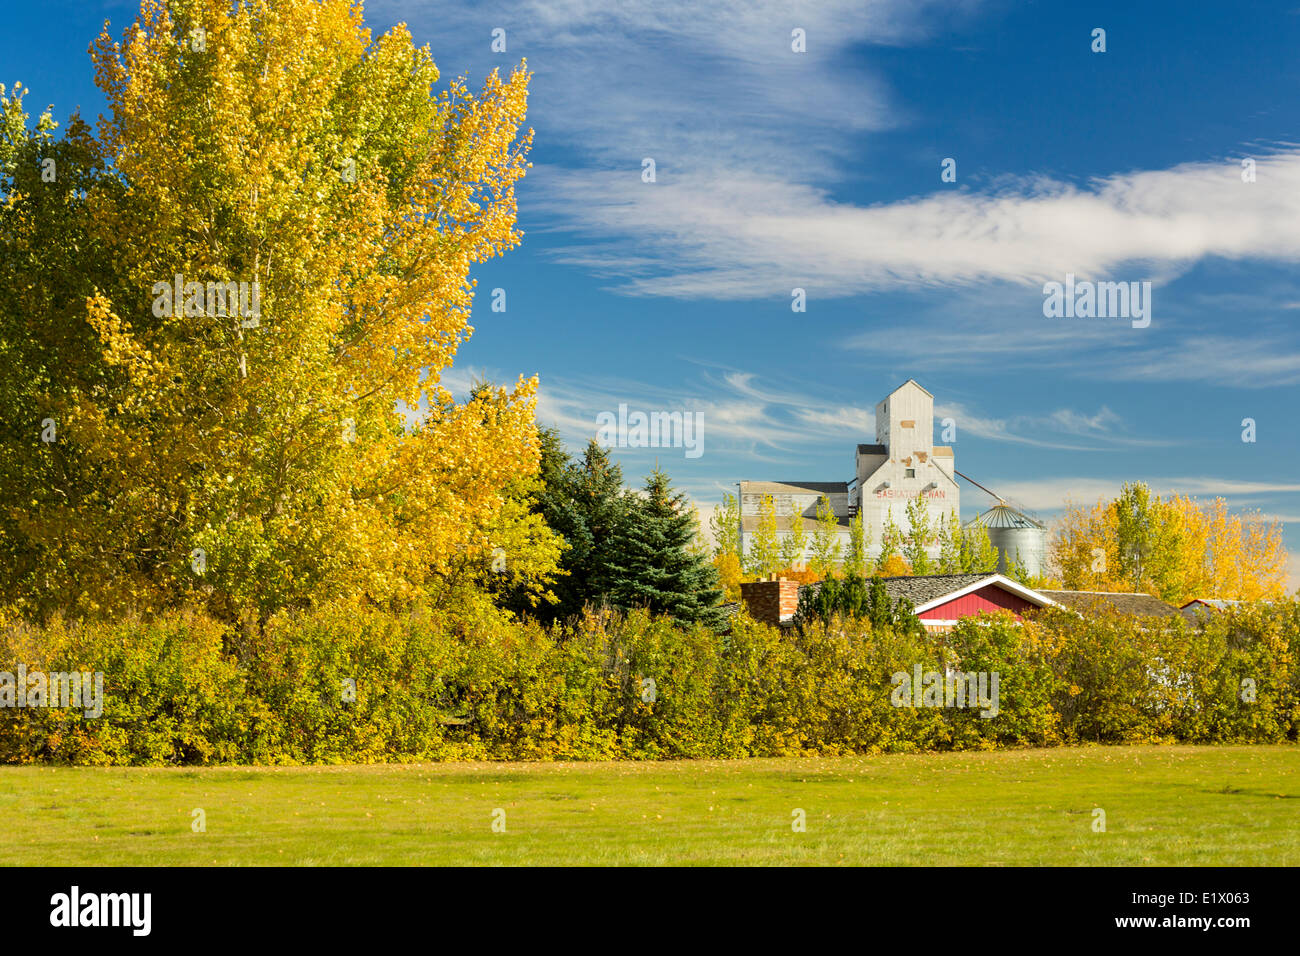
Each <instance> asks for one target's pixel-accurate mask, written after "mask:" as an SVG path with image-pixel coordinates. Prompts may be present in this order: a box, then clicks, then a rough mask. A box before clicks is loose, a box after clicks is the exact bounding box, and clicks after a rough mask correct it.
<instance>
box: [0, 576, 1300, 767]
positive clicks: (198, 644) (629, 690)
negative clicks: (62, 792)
mask: <svg viewBox="0 0 1300 956" xmlns="http://www.w3.org/2000/svg"><path fill="white" fill-rule="evenodd" d="M1298 631H1300V605H1298V604H1297V602H1295V601H1288V602H1278V603H1275V604H1273V605H1257V606H1253V607H1245V608H1242V609H1239V610H1236V611H1232V612H1228V613H1224V614H1220V615H1216V616H1214V617H1213V618H1211V619H1210V621H1209V623H1208V625H1207V626H1206V627H1205V628H1204V629H1195V628H1192V627H1189V626H1187V625H1186V624H1185V623H1184V622H1181V621H1174V622H1172V623H1171V624H1169V625H1168V626H1154V625H1153V624H1152V622H1151V621H1150V620H1145V621H1144V620H1140V619H1139V620H1135V619H1128V618H1124V617H1120V616H1114V615H1105V614H1101V615H1097V616H1090V617H1086V618H1081V617H1079V616H1077V615H1075V614H1073V613H1070V612H1066V611H1059V610H1057V611H1052V612H1048V613H1044V614H1043V615H1042V616H1041V617H1039V618H1037V619H1036V620H1034V621H1031V622H1027V623H1026V624H1024V625H1023V626H1018V625H1017V624H1016V623H1015V622H1014V621H1012V620H1011V619H1010V618H1008V617H1005V616H994V617H982V618H979V619H976V620H969V621H965V622H963V623H962V624H961V625H959V626H958V627H957V628H956V629H955V630H953V631H952V632H950V633H948V634H944V635H925V634H920V635H917V634H899V633H897V632H896V631H895V630H894V629H892V628H876V629H873V628H872V626H871V625H870V624H869V623H868V622H866V621H862V620H844V619H841V618H836V619H834V620H833V621H832V622H831V623H830V624H829V625H822V624H818V623H813V624H811V625H809V626H808V627H807V628H806V629H805V630H804V631H803V632H802V633H793V634H781V633H778V632H777V631H776V630H775V629H773V628H770V627H767V626H764V625H760V624H757V623H755V622H753V621H752V620H750V619H748V618H747V617H744V616H743V615H742V616H741V617H740V618H738V619H737V620H736V621H735V624H734V627H733V630H732V631H731V633H730V634H728V635H724V636H719V635H717V634H714V633H712V632H710V631H709V630H707V629H706V628H703V627H697V628H693V629H682V628H680V627H677V626H674V625H673V624H671V623H670V622H668V621H666V620H664V619H655V618H651V617H650V616H648V615H646V614H644V613H632V614H630V615H628V616H626V617H624V616H617V615H605V614H588V615H587V616H586V617H585V618H583V619H582V620H581V621H580V622H577V623H572V624H570V625H568V626H565V627H556V628H553V629H546V628H542V627H540V626H538V625H536V624H533V623H528V622H523V623H521V622H517V621H508V620H503V619H502V618H501V617H500V616H498V615H496V614H494V613H492V612H490V611H477V612H461V613H458V614H451V613H448V612H436V611H435V612H422V613H416V614H402V615H398V614H392V613H387V612H384V611H380V610H376V609H373V608H364V607H359V606H356V605H338V606H334V607H329V608H325V609H322V610H318V611H314V612H311V613H302V614H298V615H293V616H284V617H281V618H278V619H276V620H273V621H272V622H271V623H270V624H269V625H268V626H267V627H266V628H265V629H264V630H263V631H261V632H260V633H253V634H245V633H244V632H242V631H230V630H227V629H226V628H224V627H222V626H220V625H218V624H217V623H215V622H213V621H211V620H209V619H207V618H204V617H202V616H199V615H197V614H193V613H178V614H173V615H170V616H167V617H164V618H161V619H158V620H154V621H151V622H131V621H127V622H121V623H116V624H112V625H94V624H85V625H71V624H61V623H57V622H56V623H54V624H51V625H49V626H46V627H43V628H33V627H30V626H26V625H21V624H11V625H8V626H6V627H4V628H3V629H2V630H0V671H7V672H9V673H11V674H14V673H16V672H17V667H18V665H19V664H22V665H25V666H26V668H27V670H28V671H29V672H33V671H37V670H40V671H44V672H47V673H49V672H59V671H73V670H77V671H89V672H94V671H100V672H102V673H103V675H104V697H105V699H104V704H103V713H102V715H100V716H99V717H98V718H94V719H91V718H87V717H86V716H85V715H84V714H83V713H82V712H80V711H76V710H71V709H61V710H59V709H52V708H49V707H23V708H9V707H6V708H4V709H3V710H0V761H2V762H7V763H30V762H58V763H75V764H212V763H254V764H279V763H341V762H349V763H351V762H357V763H362V762H365V763H369V762H380V761H405V760H425V759H431V760H460V759H491V760H507V759H509V760H515V759H524V760H528V759H541V760H560V759H565V760H610V759H619V758H628V759H665V758H690V757H750V756H791V755H799V754H844V753H877V752H900V751H920V750H944V749H970V748H976V749H989V748H997V747H1015V746H1052V745H1058V744H1071V743H1080V742H1102V743H1124V742H1137V741H1159V742H1174V741H1183V742H1197V743H1200V742H1221V743H1228V742H1252V743H1262V742H1279V741H1284V740H1295V739H1296V737H1297V729H1298V728H1300V668H1298V667H1297V651H1298V650H1300V639H1298V638H1297V633H1298ZM917 665H920V667H921V671H922V673H940V674H942V673H945V672H946V671H948V670H950V669H955V670H959V671H962V672H984V673H986V674H989V675H991V674H994V673H996V674H997V675H998V693H999V701H998V713H997V715H996V716H995V717H983V716H981V715H980V711H979V710H976V709H971V708H958V707H927V706H922V707H915V706H897V705H896V703H897V702H898V699H899V698H900V695H901V691H900V689H899V688H898V686H897V681H896V680H895V679H894V675H896V674H899V673H906V674H908V675H909V677H910V676H911V675H913V674H915V673H916V671H915V668H916V667H917ZM905 699H906V700H907V701H911V697H910V696H908V697H906V698H905ZM986 712H987V711H986Z"/></svg>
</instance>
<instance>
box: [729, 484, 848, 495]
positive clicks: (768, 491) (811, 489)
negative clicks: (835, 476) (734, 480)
mask: <svg viewBox="0 0 1300 956" xmlns="http://www.w3.org/2000/svg"><path fill="white" fill-rule="evenodd" d="M740 490H741V492H742V493H744V492H749V493H750V494H753V495H772V494H790V493H794V494H798V493H799V492H801V491H802V492H806V493H808V494H817V495H842V494H847V493H848V490H849V483H848V482H847V481H742V482H741V483H740Z"/></svg>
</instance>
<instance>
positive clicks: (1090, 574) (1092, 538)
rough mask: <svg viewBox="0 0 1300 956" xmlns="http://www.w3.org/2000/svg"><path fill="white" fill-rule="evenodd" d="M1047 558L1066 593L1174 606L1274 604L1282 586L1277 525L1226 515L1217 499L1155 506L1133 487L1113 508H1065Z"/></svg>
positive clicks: (1161, 501)
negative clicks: (1109, 594) (1121, 595)
mask: <svg viewBox="0 0 1300 956" xmlns="http://www.w3.org/2000/svg"><path fill="white" fill-rule="evenodd" d="M1051 558H1052V561H1053V563H1054V565H1055V566H1056V568H1057V569H1058V571H1059V573H1060V575H1061V578H1062V580H1063V582H1064V586H1065V587H1066V588H1071V589H1077V590H1089V591H1128V592H1134V591H1136V592H1145V593H1149V594H1154V595H1156V596H1158V597H1160V598H1162V599H1164V600H1166V601H1169V602H1172V603H1174V604H1178V605H1181V604H1184V603H1186V602H1187V601H1189V600H1191V599H1192V598H1196V597H1211V598H1222V599H1227V600H1242V601H1251V600H1256V599H1274V598H1278V597H1281V596H1282V595H1283V593H1284V591H1285V586H1286V560H1287V552H1286V550H1285V548H1284V547H1283V545H1282V528H1281V525H1280V523H1279V522H1277V521H1271V520H1268V519H1266V518H1264V517H1263V516H1262V515H1259V514H1257V513H1247V514H1244V515H1239V514H1232V513H1230V512H1229V511H1228V506H1227V503H1226V502H1225V501H1224V500H1223V499H1222V498H1215V499H1213V500H1212V501H1204V502H1203V501H1198V500H1197V499H1195V498H1191V497H1187V496H1184V495H1173V496H1171V497H1169V498H1161V497H1160V496H1157V495H1152V494H1151V493H1150V491H1149V490H1148V489H1147V488H1146V487H1145V486H1144V485H1140V484H1133V485H1127V486H1125V488H1124V491H1123V492H1122V493H1121V495H1120V496H1119V497H1118V498H1116V499H1114V500H1112V501H1099V502H1097V503H1096V504H1095V505H1092V506H1091V507H1089V506H1082V505H1074V506H1072V507H1070V508H1068V509H1067V510H1066V512H1065V513H1064V514H1063V515H1062V516H1061V518H1060V519H1059V520H1058V522H1057V524H1056V527H1055V532H1054V535H1053V539H1052V544H1051Z"/></svg>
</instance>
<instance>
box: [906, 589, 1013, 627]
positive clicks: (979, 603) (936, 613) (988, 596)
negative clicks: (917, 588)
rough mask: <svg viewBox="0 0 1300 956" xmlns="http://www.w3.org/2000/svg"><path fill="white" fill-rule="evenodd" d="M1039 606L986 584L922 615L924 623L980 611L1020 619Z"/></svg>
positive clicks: (969, 614)
mask: <svg viewBox="0 0 1300 956" xmlns="http://www.w3.org/2000/svg"><path fill="white" fill-rule="evenodd" d="M1037 606H1038V605H1036V604H1033V603H1031V602H1029V601H1026V600H1025V599H1024V598H1022V597H1021V596H1020V595H1018V594H1012V593H1011V592H1010V591H1004V590H1003V589H1002V588H1000V587H998V586H997V585H996V584H986V585H984V587H982V588H980V589H979V590H978V591H972V592H971V593H970V594H963V595H962V596H961V597H959V598H954V599H953V600H951V601H948V602H946V603H944V604H940V605H939V606H937V607H932V608H930V610H928V611H923V612H922V613H921V615H920V617H921V620H922V621H955V620H958V619H959V618H963V617H970V616H971V615H973V614H978V613H979V612H980V611H989V612H993V611H1010V612H1012V613H1013V614H1015V616H1016V618H1017V619H1018V618H1019V617H1020V615H1021V614H1022V613H1024V612H1025V611H1030V610H1033V609H1034V608H1035V607H1037Z"/></svg>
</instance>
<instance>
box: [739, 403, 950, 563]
mask: <svg viewBox="0 0 1300 956" xmlns="http://www.w3.org/2000/svg"><path fill="white" fill-rule="evenodd" d="M853 464H854V468H853V474H854V477H853V480H851V481H829V482H828V481H742V482H740V526H741V530H740V543H741V550H742V552H743V553H745V554H748V553H749V551H750V549H751V547H752V544H753V538H754V533H755V532H756V531H757V530H758V523H759V515H760V509H761V508H762V505H763V499H764V498H766V497H768V496H770V497H771V498H772V500H773V503H774V505H775V508H776V527H777V534H778V537H780V538H784V537H785V536H786V535H787V534H789V532H790V529H791V528H792V527H793V523H792V522H793V520H794V519H793V517H792V514H791V509H792V507H793V508H796V509H798V514H799V516H800V518H801V520H802V521H803V525H804V532H805V535H806V537H807V539H808V542H807V543H808V546H809V551H808V552H806V553H811V546H812V535H813V531H814V529H815V528H816V527H817V521H816V516H817V502H818V501H819V500H820V499H821V497H822V496H823V495H825V496H826V497H827V498H828V499H829V500H830V504H831V508H832V509H833V510H834V512H835V516H836V518H837V522H838V523H837V529H838V534H839V539H840V553H841V557H843V555H844V554H846V553H847V551H848V547H849V521H850V519H851V518H852V517H853V516H854V515H855V514H857V513H858V511H859V510H861V512H862V530H863V540H864V545H865V548H866V552H867V558H868V559H874V558H875V557H876V556H877V555H878V554H879V553H880V536H881V532H882V531H883V530H884V528H885V524H886V521H887V520H888V519H889V518H890V517H892V518H893V520H894V523H895V524H896V525H898V527H899V528H900V529H902V531H903V532H904V533H907V531H908V530H909V527H910V525H909V523H908V520H907V513H906V508H907V503H908V502H909V501H910V500H913V499H915V498H917V497H919V496H922V495H923V496H924V497H925V499H926V502H927V504H928V505H929V515H930V524H931V527H936V526H937V524H938V522H940V521H947V520H948V516H949V514H951V513H960V510H961V492H960V489H959V488H958V487H957V478H956V475H955V474H954V461H953V454H952V449H951V448H950V447H947V446H944V445H935V443H934V396H933V395H931V394H930V393H929V392H927V391H926V390H925V389H923V388H922V387H921V386H920V385H918V384H917V383H916V382H915V381H913V380H912V379H908V380H907V381H906V382H904V383H903V384H902V385H900V386H899V387H898V388H896V389H894V391H892V392H891V393H890V394H889V395H888V396H886V397H885V398H884V399H883V400H881V402H880V403H879V404H877V405H876V443H875V444H873V445H858V447H857V451H856V453H855V454H854V462H853ZM931 550H932V552H934V553H935V554H936V555H937V550H938V549H937V547H936V548H932V549H931Z"/></svg>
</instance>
